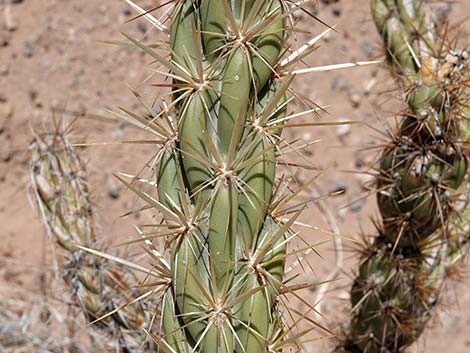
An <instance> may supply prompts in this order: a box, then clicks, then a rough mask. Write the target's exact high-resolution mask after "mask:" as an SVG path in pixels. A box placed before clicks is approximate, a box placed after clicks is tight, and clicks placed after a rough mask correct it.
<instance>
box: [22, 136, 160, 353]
mask: <svg viewBox="0 0 470 353" xmlns="http://www.w3.org/2000/svg"><path fill="white" fill-rule="evenodd" d="M29 149H30V152H31V158H30V179H31V186H32V191H33V193H34V197H35V198H36V201H37V202H36V204H37V205H38V207H39V211H40V213H41V218H42V220H43V222H44V225H45V226H46V229H47V232H48V235H49V236H50V237H51V240H52V242H54V243H56V244H58V245H59V246H60V247H61V248H62V249H63V250H65V251H64V253H65V260H59V258H60V259H62V257H63V256H58V257H57V259H56V261H59V262H60V263H59V265H60V274H61V276H62V277H63V279H64V280H65V282H66V284H67V285H68V287H69V288H70V289H71V290H72V295H73V298H74V299H75V302H76V303H77V304H78V306H79V307H81V308H82V309H83V310H82V311H83V312H84V313H85V315H86V316H87V318H88V320H90V321H95V320H99V321H98V324H97V325H98V326H99V328H100V330H99V331H100V333H101V334H102V336H101V337H100V338H99V340H100V341H102V342H103V343H104V342H106V343H107V344H108V347H112V346H115V347H120V349H127V350H128V351H133V350H136V349H137V347H139V346H141V347H149V348H150V347H151V346H152V342H151V340H149V339H148V338H147V335H146V334H145V332H144V331H143V327H144V324H145V323H147V322H148V321H149V320H150V316H151V315H150V313H147V312H146V311H145V310H144V306H143V305H142V304H141V303H140V302H133V299H134V298H135V297H138V296H139V295H142V294H144V293H145V291H143V290H141V289H139V287H138V284H139V280H138V278H137V277H136V276H135V275H134V274H133V272H132V271H131V270H130V269H129V268H128V267H126V266H123V265H122V264H119V263H116V262H114V261H110V262H108V261H103V260H102V259H100V258H99V257H97V256H95V255H92V254H90V253H89V252H86V251H84V250H81V249H80V248H79V247H85V248H87V249H99V248H100V247H101V246H102V245H103V244H100V241H99V239H97V237H96V235H95V231H94V227H93V219H92V208H91V203H90V196H89V193H88V185H87V177H86V172H85V167H84V164H83V162H82V161H81V159H80V156H79V155H78V153H77V152H76V150H75V148H74V147H73V146H72V145H71V144H70V143H69V141H68V137H67V135H66V133H65V132H63V131H62V130H61V129H60V128H58V129H57V130H56V131H51V132H46V133H36V135H35V137H34V140H33V142H32V143H31V145H30V147H29ZM61 255H62V254H61ZM149 345H150V346H149Z"/></svg>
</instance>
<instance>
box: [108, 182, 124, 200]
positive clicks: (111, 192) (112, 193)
mask: <svg viewBox="0 0 470 353" xmlns="http://www.w3.org/2000/svg"><path fill="white" fill-rule="evenodd" d="M108 196H109V197H110V198H112V199H114V200H117V199H118V198H119V197H120V196H121V188H120V187H119V186H117V185H113V186H110V187H109V189H108Z"/></svg>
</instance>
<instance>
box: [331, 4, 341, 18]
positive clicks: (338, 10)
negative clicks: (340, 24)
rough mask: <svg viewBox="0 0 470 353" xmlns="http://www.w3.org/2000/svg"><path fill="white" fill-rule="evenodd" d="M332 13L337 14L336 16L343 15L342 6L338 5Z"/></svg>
mask: <svg viewBox="0 0 470 353" xmlns="http://www.w3.org/2000/svg"><path fill="white" fill-rule="evenodd" d="M331 13H332V14H333V16H335V17H339V16H341V7H339V6H336V7H335V8H334V9H333V11H331Z"/></svg>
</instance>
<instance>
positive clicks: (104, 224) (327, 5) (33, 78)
mask: <svg viewBox="0 0 470 353" xmlns="http://www.w3.org/2000/svg"><path fill="white" fill-rule="evenodd" d="M154 3H155V2H152V1H144V2H141V4H142V6H144V7H145V6H151V5H152V4H154ZM321 3H322V4H321V5H319V6H318V7H317V8H316V10H317V11H318V15H319V16H320V17H321V18H322V19H323V20H325V21H326V22H328V23H329V24H330V25H336V30H337V31H338V33H337V34H335V33H333V32H332V33H330V34H328V35H327V36H326V38H325V39H324V40H323V41H322V43H321V47H320V48H319V49H318V51H317V52H316V53H314V54H313V55H312V56H311V57H310V59H309V60H308V62H307V63H308V64H309V65H313V66H320V65H327V64H333V63H341V62H351V61H360V60H373V59H376V58H381V51H380V45H379V38H378V36H377V34H376V31H375V28H374V26H373V23H372V22H371V20H370V14H369V9H368V1H366V0H355V1H354V0H336V1H322V2H321ZM442 8H443V9H448V10H449V11H450V14H451V17H450V18H451V19H452V22H454V23H458V22H459V21H464V20H465V15H468V14H470V4H469V3H468V2H466V1H462V2H461V3H456V4H453V5H449V6H447V5H446V6H443V7H442ZM0 9H1V11H0V225H1V226H0V242H1V243H0V244H1V245H0V285H1V287H0V288H5V287H10V288H11V287H14V288H19V289H22V290H26V291H28V292H30V293H41V291H43V290H44V288H43V287H44V281H43V278H44V276H43V275H44V272H45V271H46V272H47V269H46V270H45V269H44V265H45V264H48V263H49V261H50V254H49V252H50V248H49V247H48V245H47V242H46V241H45V234H44V229H43V227H42V225H41V223H40V220H39V219H38V215H37V212H36V211H35V210H33V208H32V207H31V203H30V201H29V196H28V195H29V194H28V170H27V163H28V154H27V145H28V143H29V142H30V140H31V127H41V126H43V125H44V123H45V122H48V121H50V119H51V117H52V116H53V115H55V116H56V117H57V118H60V117H63V118H64V119H66V120H68V121H69V120H71V119H72V118H74V117H76V116H78V115H80V116H81V118H80V119H78V121H77V122H76V123H75V124H74V136H75V141H77V142H82V141H87V142H103V141H105V142H116V141H119V140H129V139H138V138H143V135H142V133H141V132H139V131H137V130H135V129H133V128H131V127H130V126H128V125H125V124H122V123H117V122H115V121H113V120H111V119H109V117H110V115H109V114H107V113H106V112H105V109H114V110H117V108H118V107H120V106H123V107H127V108H131V109H136V110H138V109H139V104H138V102H137V101H136V100H135V99H133V97H132V94H131V93H130V91H129V88H128V86H131V87H136V88H138V89H139V91H140V92H142V94H143V95H144V96H145V95H155V94H156V93H155V89H154V88H149V87H148V86H146V85H145V84H144V85H141V83H142V82H143V80H144V79H145V78H146V77H147V76H148V75H149V66H148V64H149V59H148V58H146V57H144V56H143V55H142V54H141V53H139V52H138V51H137V50H136V49H134V48H130V47H126V46H112V45H107V44H102V43H100V42H99V41H102V40H109V39H112V40H122V39H123V37H122V36H120V34H119V32H120V31H125V32H127V33H129V34H131V35H133V36H142V35H143V34H144V33H145V32H146V31H147V30H148V29H149V26H148V25H147V24H146V23H145V22H144V21H135V22H131V23H126V21H127V20H128V19H130V18H131V17H132V16H133V15H134V13H133V12H132V11H131V10H129V8H128V6H127V5H126V4H125V3H124V1H119V0H102V1H91V0H88V1H83V0H67V1H63V0H62V1H59V0H35V1H33V0H23V1H21V0H20V1H18V0H16V1H13V0H0ZM463 28H464V29H470V24H469V23H468V22H463ZM297 29H298V31H299V34H298V37H299V40H300V41H302V40H305V39H308V38H310V37H311V36H312V35H316V34H318V33H320V32H321V31H323V30H324V29H325V27H324V26H322V25H321V24H320V23H315V22H313V21H311V20H310V21H303V22H300V23H299V25H298V28H297ZM294 87H295V89H296V90H297V91H299V92H301V93H302V94H303V95H305V96H307V97H309V98H310V99H312V100H314V101H315V102H316V103H318V104H319V105H321V106H326V107H327V108H326V111H327V112H326V113H323V114H322V118H321V121H324V122H326V121H330V122H335V121H344V120H350V121H355V122H360V123H361V124H355V125H352V126H350V127H344V126H342V127H333V126H329V127H315V128H309V129H305V128H304V129H294V130H292V131H291V132H290V134H291V135H290V137H292V138H301V139H305V140H313V139H319V140H321V141H320V142H319V143H317V144H315V145H314V146H313V147H312V148H311V149H310V153H309V158H311V160H312V161H313V162H314V163H315V165H317V166H318V167H319V168H321V169H323V170H325V172H324V175H323V176H322V178H321V181H320V183H319V190H317V191H313V190H312V194H313V192H318V193H320V194H326V193H329V192H335V191H338V190H344V193H343V194H342V195H340V196H336V197H333V198H331V199H329V200H328V201H327V203H326V205H327V206H328V208H329V209H330V212H331V214H332V216H333V218H334V219H335V220H336V223H337V225H338V226H339V228H340V230H341V234H342V235H344V236H347V237H356V238H357V237H358V235H359V234H360V233H365V234H368V233H369V232H371V231H372V229H373V227H372V222H371V218H372V217H376V216H377V211H376V209H375V205H374V197H371V196H367V195H368V193H367V187H366V186H367V183H368V182H370V177H368V176H367V175H364V174H359V173H357V171H359V170H363V169H364V165H366V164H367V163H372V162H373V160H374V158H375V156H376V154H374V151H377V148H376V147H377V146H378V145H379V144H380V136H379V135H378V134H377V133H376V132H375V131H374V130H373V129H372V128H371V127H370V126H373V127H375V128H377V129H378V130H379V131H380V130H383V128H384V126H383V124H382V123H381V121H383V120H379V119H378V117H381V118H383V119H385V121H386V120H387V118H389V117H391V116H393V114H394V113H396V112H397V111H399V109H400V107H401V103H400V101H399V100H398V98H399V97H398V94H396V93H394V92H392V93H390V92H391V91H392V90H393V88H394V85H393V82H392V81H391V80H390V79H389V77H388V76H387V73H386V71H385V70H384V68H383V67H380V66H369V67H363V68H355V69H351V70H342V71H335V72H328V73H317V74H309V75H305V76H299V77H298V78H297V81H296V84H295V86H294ZM93 116H94V117H93ZM374 147H375V149H374ZM154 153H155V150H154V147H152V146H148V145H147V146H145V145H143V146H141V145H139V146H135V145H133V146H129V145H122V144H110V145H107V146H96V147H89V148H86V149H83V151H82V155H83V157H84V158H85V160H86V163H87V170H88V173H89V175H90V185H91V188H92V194H93V202H94V205H95V209H96V212H95V215H96V216H95V218H96V222H97V224H98V226H99V232H100V234H102V235H103V236H104V237H107V238H108V239H109V241H110V242H113V241H115V240H116V239H122V238H125V237H129V236H131V235H133V234H134V230H133V228H132V225H133V223H138V222H139V220H138V219H136V218H135V217H127V218H120V215H121V214H123V213H124V212H125V211H127V210H129V209H131V208H132V207H134V206H135V205H136V200H135V197H133V196H132V195H131V194H130V193H129V192H124V190H123V188H122V187H121V186H120V185H119V183H118V182H117V181H116V180H115V179H114V178H113V176H112V174H113V173H115V172H117V171H122V172H127V173H137V172H138V171H139V170H140V168H141V167H142V166H143V164H144V163H145V162H146V161H148V160H150V159H151V157H152V156H153V154H154ZM311 173H312V172H311V171H308V172H306V171H299V174H298V178H299V180H300V181H302V180H303V181H305V180H306V179H307V178H308V177H309V176H311V175H312V174H311ZM302 220H303V221H305V222H308V223H309V224H313V225H320V226H327V225H326V224H325V221H324V216H323V215H322V214H321V212H320V211H319V210H318V209H317V208H316V207H310V208H309V209H308V210H307V211H306V212H305V213H304V215H303V216H302ZM307 237H310V240H311V241H312V242H313V241H321V240H322V239H324V237H325V236H323V235H321V234H317V233H312V234H307ZM346 247H348V246H347V244H346ZM331 249H332V244H331V242H330V243H328V244H326V245H324V246H322V247H320V248H319V249H318V250H319V251H320V253H321V254H322V255H323V256H324V257H325V260H319V259H318V258H317V259H316V260H313V263H314V267H315V270H316V271H315V274H312V276H316V277H318V281H321V280H322V279H325V278H326V276H328V274H329V273H330V272H331V270H332V268H334V263H333V256H332V253H331ZM354 264H355V257H354V254H352V253H351V252H347V253H346V261H345V263H344V264H343V267H344V275H342V276H341V277H340V278H341V279H340V282H338V283H337V284H336V285H335V286H334V287H335V288H337V289H335V290H334V291H332V292H331V293H330V294H328V296H327V297H326V298H325V302H324V304H323V308H324V313H325V315H326V316H327V317H328V315H331V317H340V318H341V315H343V314H344V315H345V314H346V313H344V312H342V311H341V312H340V313H338V312H337V311H338V310H337V309H336V308H338V307H341V305H340V302H341V301H343V302H344V301H345V299H347V287H348V286H349V283H350V275H349V274H350V273H351V270H350V268H351V266H352V267H354ZM463 282H464V283H462V284H456V285H451V286H450V289H449V295H448V297H449V298H447V300H446V303H447V304H448V305H447V306H446V307H445V308H443V309H442V310H441V315H440V316H439V318H437V319H436V320H435V325H434V326H435V327H434V328H432V329H430V330H428V331H427V333H426V334H425V335H424V339H421V340H420V342H419V344H418V345H416V347H413V348H412V349H411V351H413V350H414V351H417V352H427V353H437V352H442V351H446V352H448V353H469V352H470V336H469V335H468V332H470V310H469V309H468V308H469V307H470V295H469V294H468V293H469V288H470V280H468V281H467V280H466V279H465V278H464V281H463ZM1 293H2V292H1V290H0V295H1ZM314 296H315V293H312V299H313V298H314ZM0 300H1V298H0ZM333 321H334V320H333ZM319 347H320V345H312V346H311V347H308V349H307V350H308V351H310V352H317V351H325V349H324V348H322V349H320V348H319Z"/></svg>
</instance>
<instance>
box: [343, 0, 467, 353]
mask: <svg viewBox="0 0 470 353" xmlns="http://www.w3.org/2000/svg"><path fill="white" fill-rule="evenodd" d="M371 8H372V14H373V18H374V21H375V24H376V26H377V28H378V31H379V33H380V35H381V36H382V39H383V42H384V45H385V48H386V51H387V58H388V62H389V64H390V67H391V68H392V72H393V74H394V75H395V76H396V77H397V78H398V81H399V83H400V85H401V86H402V88H403V89H404V91H405V92H406V94H405V101H406V103H407V106H408V107H407V109H406V111H405V112H404V113H402V114H401V116H402V119H401V122H400V124H399V126H398V130H397V131H396V132H395V133H394V134H393V135H391V141H390V143H389V144H388V145H386V146H385V147H384V150H383V153H382V157H381V164H380V168H379V176H378V177H377V202H378V206H379V210H380V213H381V216H382V226H381V228H380V229H379V230H380V236H379V237H378V238H377V239H375V240H374V242H373V244H368V245H367V246H366V249H365V250H364V252H363V258H362V260H361V265H360V268H359V272H358V274H357V277H356V279H355V281H354V284H353V286H352V289H351V304H352V307H353V309H352V310H353V318H352V321H351V325H350V329H349V332H348V335H347V338H346V340H345V342H343V343H342V344H341V347H339V348H338V352H363V353H376V352H390V353H393V352H401V351H403V349H404V348H405V347H407V346H408V345H410V344H411V343H413V342H414V341H415V340H416V339H417V338H418V337H419V336H420V334H421V333H422V331H423V329H424V328H425V325H426V323H427V322H428V320H429V318H430V317H431V314H432V312H433V309H434V307H435V306H436V303H437V301H438V298H439V291H440V288H441V286H442V285H443V280H444V279H445V277H446V276H448V274H449V273H450V272H451V271H450V270H449V269H450V268H451V266H454V265H456V264H458V263H459V262H460V260H461V258H462V257H463V255H464V254H465V251H466V249H467V244H468V230H465V229H464V228H463V227H461V226H457V225H456V224H459V223H463V224H464V223H465V222H466V221H468V217H467V215H466V214H462V215H459V214H458V212H456V208H458V207H460V206H461V205H460V206H459V205H458V204H459V203H462V202H463V205H464V207H466V205H467V203H468V200H467V199H466V195H468V190H467V186H466V185H465V184H464V183H463V181H464V179H465V177H466V173H467V163H468V162H467V157H466V152H467V151H466V150H465V148H464V147H465V142H466V141H467V140H466V134H465V132H466V131H467V130H468V129H467V128H466V125H467V124H468V123H467V121H466V117H465V115H464V109H467V104H468V91H467V92H465V89H466V86H465V84H466V83H465V80H468V77H469V64H470V62H469V58H468V53H467V52H465V51H457V50H453V48H450V47H449V44H450V43H448V42H447V41H446V40H445V39H442V38H439V36H438V34H437V29H436V25H435V23H433V22H432V21H431V19H430V17H429V14H428V13H427V11H426V9H425V5H424V2H423V1H419V0H411V1H405V0H372V1H371ZM460 216H463V221H462V220H461V219H459V217H460ZM449 218H451V222H449Z"/></svg>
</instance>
